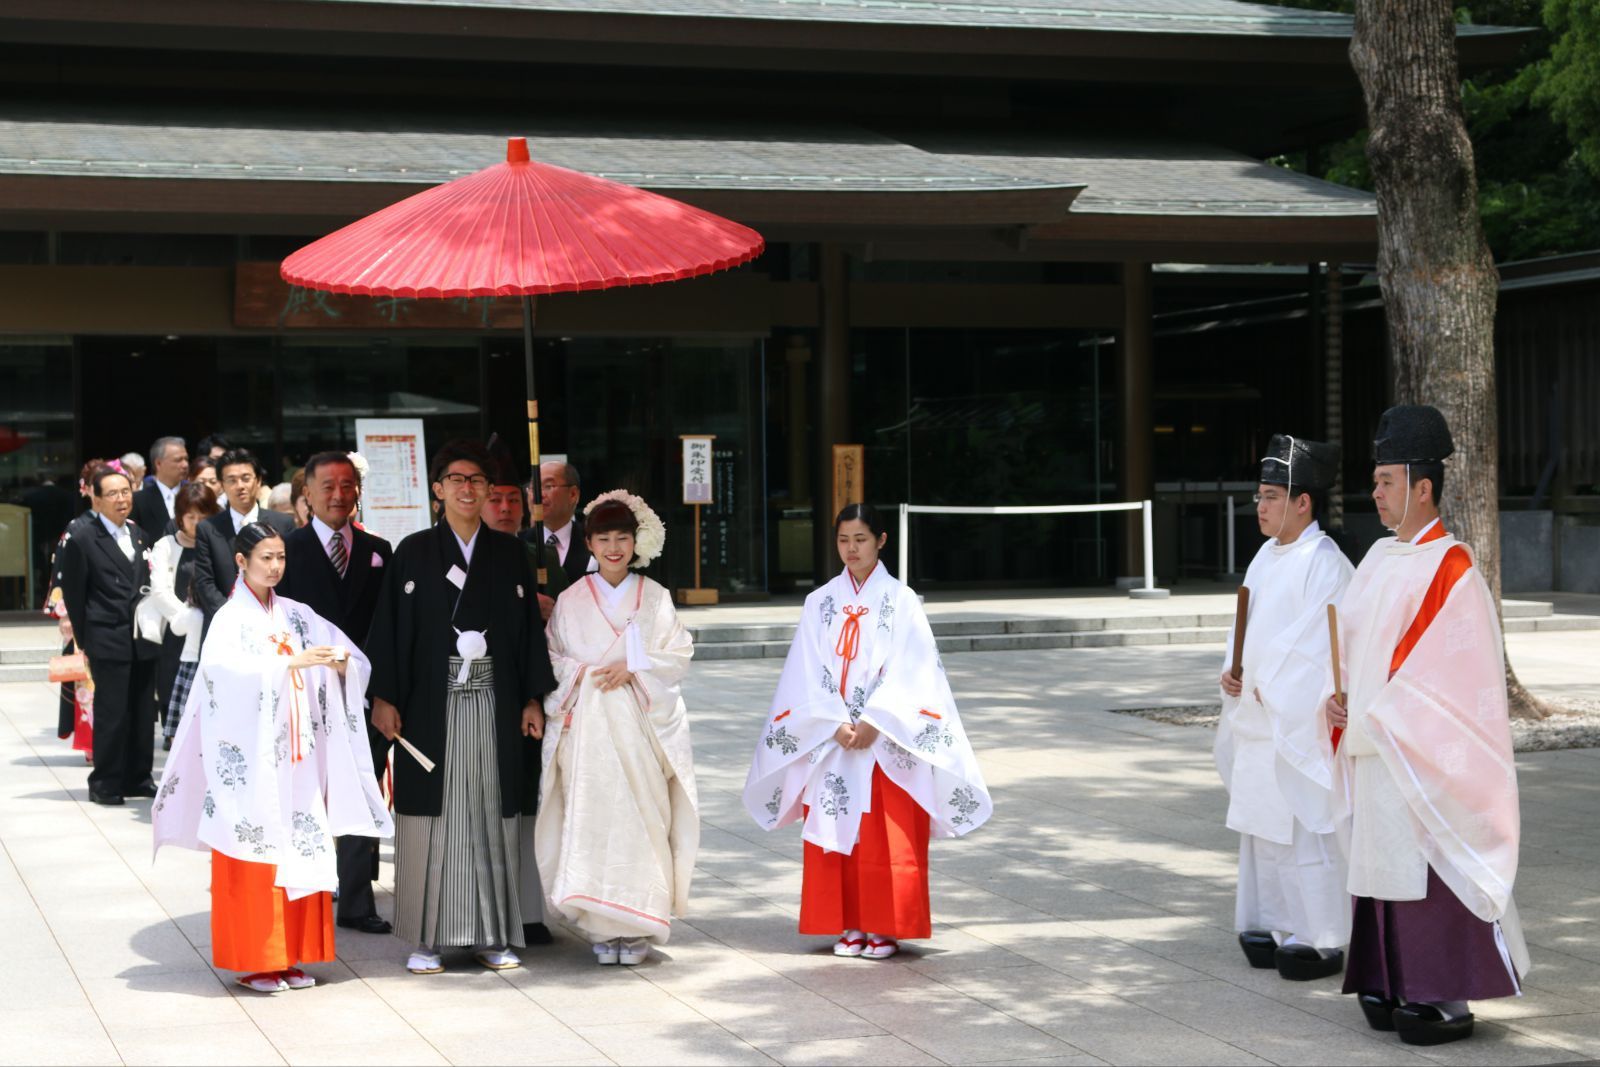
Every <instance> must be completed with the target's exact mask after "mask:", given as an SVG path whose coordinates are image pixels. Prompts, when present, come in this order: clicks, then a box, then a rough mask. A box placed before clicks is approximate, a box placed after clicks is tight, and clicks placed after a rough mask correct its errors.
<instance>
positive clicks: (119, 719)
mask: <svg viewBox="0 0 1600 1067" xmlns="http://www.w3.org/2000/svg"><path fill="white" fill-rule="evenodd" d="M90 479H91V488H92V495H91V497H90V499H91V500H92V501H93V503H94V510H95V513H96V518H95V520H94V521H91V522H86V523H83V524H81V525H77V529H76V532H75V533H71V534H70V536H68V538H67V540H66V543H65V544H63V545H62V546H61V550H60V551H59V552H58V553H57V555H56V581H57V582H59V583H60V585H61V597H62V600H63V601H65V602H66V605H67V616H68V618H70V619H71V620H72V633H73V637H74V639H75V640H76V641H77V643H78V647H79V648H80V649H82V650H83V652H84V654H85V655H86V656H87V657H88V659H89V671H90V674H91V676H92V677H93V678H94V683H95V693H94V769H93V770H92V771H90V772H89V799H90V800H92V801H94V802H95V803H96V804H121V803H123V798H124V797H130V796H131V797H153V796H155V795H156V788H155V783H154V782H153V781H152V780H151V777H150V765H151V761H152V759H153V758H154V753H155V717H156V703H155V696H156V690H155V685H156V656H157V654H158V653H159V652H160V649H159V647H158V646H156V645H154V644H152V643H150V642H149V641H141V640H139V638H138V637H136V636H135V635H134V632H133V609H134V606H135V605H136V604H137V603H138V602H139V598H140V596H141V595H143V593H144V591H145V590H147V589H149V587H150V546H151V544H153V543H154V538H153V537H151V536H150V535H149V534H147V533H146V532H145V531H143V530H141V529H139V527H138V526H137V525H135V524H134V523H131V522H129V521H128V515H129V513H130V512H131V511H132V510H133V484H132V483H131V482H130V481H129V480H128V477H127V475H125V474H121V473H119V472H117V471H114V470H112V469H111V468H110V467H101V468H99V469H97V470H96V471H95V472H94V473H93V474H92V475H91V476H90Z"/></svg>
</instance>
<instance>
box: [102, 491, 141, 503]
mask: <svg viewBox="0 0 1600 1067" xmlns="http://www.w3.org/2000/svg"><path fill="white" fill-rule="evenodd" d="M132 495H133V490H132V489H107V490H106V491H105V492H103V493H101V494H100V498H101V499H102V500H121V499H122V498H123V497H125V496H132Z"/></svg>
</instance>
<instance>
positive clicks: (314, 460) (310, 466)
mask: <svg viewBox="0 0 1600 1067" xmlns="http://www.w3.org/2000/svg"><path fill="white" fill-rule="evenodd" d="M335 463H343V464H346V465H348V466H349V468H350V469H351V470H353V471H355V472H356V484H357V485H360V484H361V468H360V467H358V466H356V461H355V460H353V459H351V458H350V453H348V452H331V451H330V452H318V453H317V454H316V455H314V456H312V457H311V458H310V459H308V460H306V465H305V466H304V467H302V468H301V471H302V473H303V474H304V475H305V479H306V482H307V483H308V484H309V483H310V481H311V479H313V478H315V477H316V476H317V468H318V467H331V466H333V464H335Z"/></svg>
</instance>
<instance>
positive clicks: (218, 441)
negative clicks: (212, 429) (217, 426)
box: [194, 433, 233, 456]
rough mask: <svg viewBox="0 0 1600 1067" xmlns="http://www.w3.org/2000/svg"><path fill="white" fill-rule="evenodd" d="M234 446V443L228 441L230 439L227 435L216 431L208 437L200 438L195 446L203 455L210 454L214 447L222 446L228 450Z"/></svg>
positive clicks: (221, 447) (224, 449)
mask: <svg viewBox="0 0 1600 1067" xmlns="http://www.w3.org/2000/svg"><path fill="white" fill-rule="evenodd" d="M232 447H233V445H231V444H229V443H228V439H227V438H226V437H224V436H222V435H221V434H220V433H214V434H211V435H210V436H208V437H202V438H200V440H199V442H198V443H197V444H196V445H195V446H194V450H195V451H196V452H198V453H200V454H201V455H202V456H209V455H210V454H211V450H212V449H213V448H220V449H222V450H223V451H224V452H226V451H228V450H229V449H231V448H232Z"/></svg>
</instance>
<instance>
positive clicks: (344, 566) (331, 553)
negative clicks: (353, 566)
mask: <svg viewBox="0 0 1600 1067" xmlns="http://www.w3.org/2000/svg"><path fill="white" fill-rule="evenodd" d="M328 559H329V560H331V561H332V563H333V569H334V570H336V571H338V572H339V577H341V578H343V577H344V572H345V571H346V570H348V569H349V567H350V556H349V553H348V552H347V551H346V549H345V547H344V534H343V533H335V534H334V535H333V539H332V540H330V541H329V542H328Z"/></svg>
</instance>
